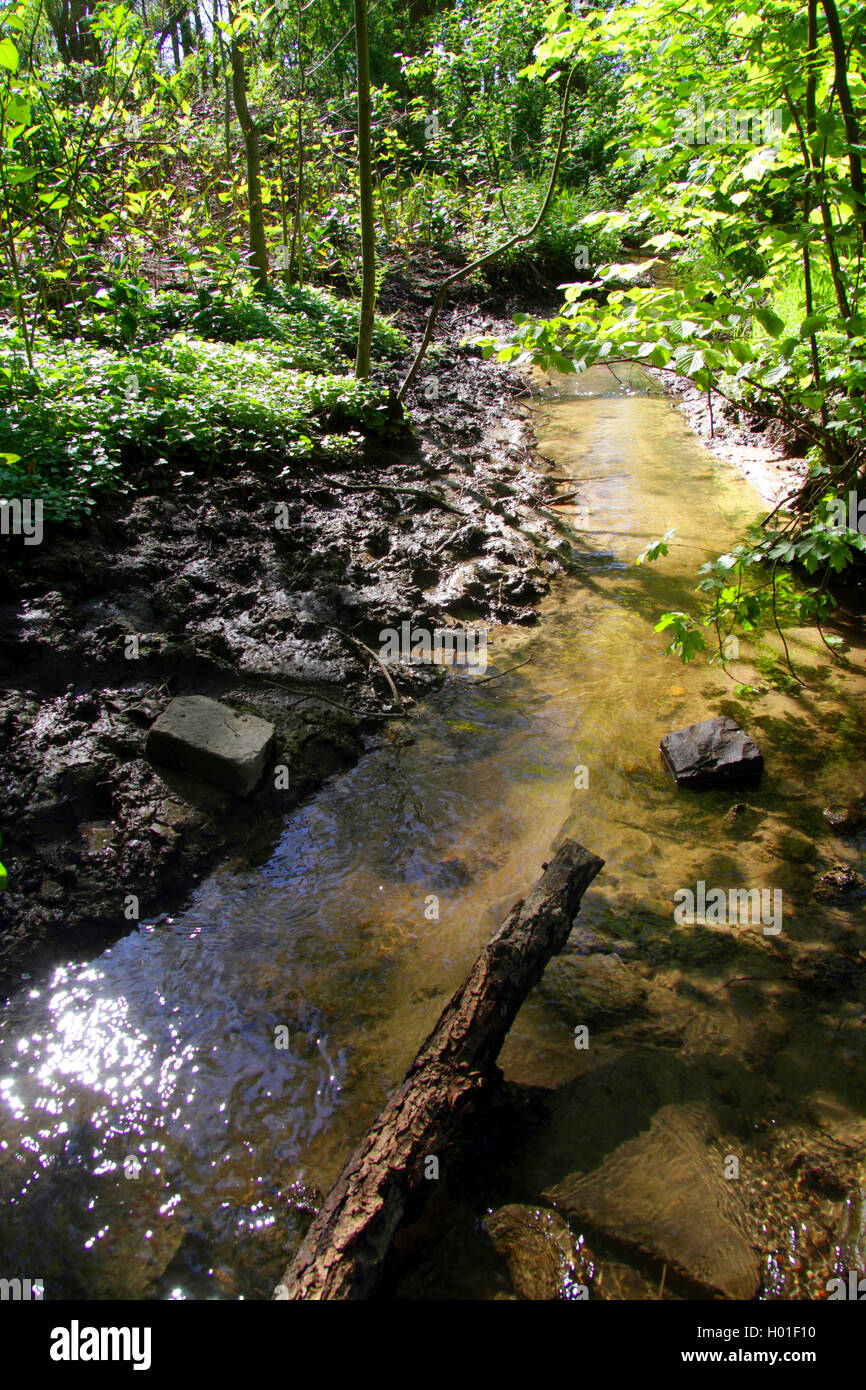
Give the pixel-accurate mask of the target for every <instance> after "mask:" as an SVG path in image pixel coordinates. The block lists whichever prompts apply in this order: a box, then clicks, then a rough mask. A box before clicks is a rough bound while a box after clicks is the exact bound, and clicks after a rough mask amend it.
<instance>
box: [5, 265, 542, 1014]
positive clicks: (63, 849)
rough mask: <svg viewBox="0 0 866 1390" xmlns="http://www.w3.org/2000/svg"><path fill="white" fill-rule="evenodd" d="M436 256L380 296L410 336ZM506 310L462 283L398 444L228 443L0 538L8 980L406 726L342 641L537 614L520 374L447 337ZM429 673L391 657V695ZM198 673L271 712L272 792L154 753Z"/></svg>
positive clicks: (82, 937)
mask: <svg viewBox="0 0 866 1390" xmlns="http://www.w3.org/2000/svg"><path fill="white" fill-rule="evenodd" d="M450 269H451V267H450V266H443V265H440V264H437V263H435V262H430V263H422V262H420V261H419V262H416V263H414V264H413V265H410V266H407V268H406V269H405V271H403V272H400V273H399V274H394V275H392V276H391V278H390V279H389V280H388V281H387V282H386V283H385V285H384V287H383V293H382V296H381V300H380V308H381V310H382V311H383V312H386V313H392V314H394V315H395V317H396V321H397V322H398V324H399V325H400V327H401V328H404V329H405V330H406V332H407V333H408V335H409V337H410V339H412V340H414V341H416V342H417V340H418V337H419V335H420V332H421V330H422V326H423V322H424V318H425V315H426V310H427V306H428V304H429V302H430V299H431V297H432V294H433V293H434V292H435V288H436V287H437V286H438V283H439V281H440V279H441V278H442V276H443V275H445V274H447V273H448V272H449V270H450ZM517 307H518V302H517V299H516V297H515V296H514V295H513V294H512V295H511V296H510V297H509V295H508V294H507V293H503V292H501V291H499V292H493V291H491V290H490V289H488V288H486V287H485V286H484V285H475V286H461V287H457V289H455V291H454V293H453V295H452V297H451V299H450V301H449V305H448V306H446V310H445V312H444V313H443V315H442V316H441V319H440V322H439V324H438V328H437V333H436V339H435V342H434V348H433V352H432V353H431V356H430V358H429V359H428V362H427V364H426V367H425V370H424V373H423V374H422V376H421V378H420V380H419V381H418V383H417V386H416V389H415V391H414V392H413V394H412V396H411V398H410V401H409V405H410V407H411V410H412V416H413V419H414V434H413V433H410V432H409V430H408V429H407V428H405V427H404V426H402V425H401V424H400V420H399V410H395V425H394V435H393V440H392V442H391V443H390V444H389V445H383V444H382V443H381V442H379V441H376V442H369V443H368V444H367V445H366V446H365V447H364V448H362V449H360V450H359V453H358V456H357V457H356V458H355V459H354V460H353V461H352V462H351V464H350V465H348V466H347V465H345V464H340V465H334V467H333V468H330V467H326V468H325V469H324V470H323V475H322V476H321V477H312V478H309V479H306V480H304V479H298V480H293V479H289V480H285V481H284V482H280V483H275V481H274V478H273V476H272V475H270V476H264V475H263V474H262V473H261V471H256V469H255V468H254V467H253V466H252V464H251V463H250V461H249V460H246V459H244V458H243V457H240V456H239V457H237V458H228V459H225V460H223V461H222V463H221V465H220V468H219V470H218V472H215V473H214V475H213V476H212V477H210V478H201V477H197V476H188V477H186V478H185V479H184V486H182V487H180V488H178V487H172V488H170V489H168V490H167V491H165V492H164V493H151V494H149V495H144V496H138V497H136V498H135V499H134V500H132V501H130V500H129V499H127V498H120V499H117V498H115V499H111V498H108V499H106V500H105V501H104V502H103V504H102V505H101V506H100V508H99V511H98V515H97V516H96V517H95V518H94V519H93V520H92V521H91V522H90V523H89V524H88V525H87V526H86V527H85V528H83V529H79V530H76V531H72V530H68V529H67V530H64V529H59V528H58V529H54V530H52V529H51V528H47V529H46V535H45V539H44V542H43V544H42V545H41V546H40V547H38V548H37V547H25V546H24V545H23V544H22V543H21V542H20V541H13V540H12V539H10V538H5V539H4V542H3V543H4V545H7V546H10V547H11V546H12V545H13V544H14V545H17V546H18V549H17V550H15V551H12V550H11V549H10V554H9V561H10V565H9V569H8V570H6V572H5V573H4V575H3V576H2V578H0V779H2V780H0V795H2V806H3V810H2V822H0V827H2V834H3V850H2V858H3V862H4V863H5V865H6V868H7V870H8V875H9V879H8V891H7V892H6V893H5V894H3V895H0V984H5V985H6V986H7V987H12V988H14V987H15V985H16V984H17V983H18V982H20V980H21V978H22V977H26V975H27V974H28V973H29V970H30V968H32V966H33V965H35V964H36V963H38V962H39V961H40V960H45V959H56V958H57V957H58V956H64V957H65V956H68V955H70V954H71V953H74V952H75V951H76V950H77V949H79V948H84V949H93V948H96V947H99V946H100V945H101V944H104V943H105V942H106V941H108V940H110V939H112V938H113V937H115V936H117V935H118V934H119V933H121V932H123V931H124V930H128V929H129V928H130V926H131V925H132V921H131V919H130V917H129V916H128V914H129V913H130V912H132V911H133V910H134V907H133V905H132V903H131V898H132V897H134V898H136V899H137V900H138V908H137V910H138V916H139V919H140V920H148V919H149V920H153V919H154V918H155V917H156V916H157V915H158V914H160V913H162V912H164V911H165V910H167V909H169V908H171V907H173V906H176V905H177V904H178V903H179V902H180V901H182V900H183V899H184V898H185V897H186V896H187V895H188V892H189V889H190V886H191V884H192V883H194V882H195V881H196V880H198V879H200V878H201V876H202V875H203V874H204V873H205V872H206V870H207V869H208V868H209V867H211V866H212V865H213V864H214V863H215V862H216V861H217V860H218V859H219V858H220V857H225V856H226V854H227V853H231V852H233V851H237V852H241V850H242V849H243V850H244V852H245V853H246V854H250V853H254V852H256V848H257V847H258V849H259V851H260V852H262V853H266V852H267V846H268V845H272V844H273V842H274V839H275V836H276V835H277V833H278V830H279V826H280V824H281V821H282V817H283V816H284V815H285V813H286V811H287V810H288V809H290V808H291V807H292V806H293V805H294V804H295V803H296V802H297V801H298V800H299V799H300V798H303V797H304V796H305V795H306V794H308V793H309V792H310V791H311V790H313V789H315V788H316V787H318V786H320V785H321V782H322V780H323V779H324V778H325V777H326V776H327V775H328V774H329V773H331V772H332V771H333V770H334V769H335V768H336V767H339V766H343V765H347V764H350V763H351V762H352V761H353V760H354V759H355V758H356V757H357V756H358V754H359V752H360V751H361V750H362V748H363V747H364V745H365V740H367V739H368V737H369V736H370V735H371V734H372V731H374V730H376V729H380V730H381V729H383V728H384V729H385V730H386V735H387V736H389V737H399V727H400V722H401V720H400V716H401V709H402V708H403V706H402V705H398V704H397V703H395V701H394V699H393V695H392V692H391V691H390V689H389V686H388V684H387V682H386V679H385V678H384V676H383V673H382V671H381V670H380V669H379V667H378V666H377V664H376V661H375V659H374V658H373V657H372V656H371V655H369V654H368V653H366V652H365V651H364V650H363V648H362V647H360V646H359V645H358V642H361V643H363V644H365V645H366V646H367V647H369V648H372V649H373V650H375V651H378V649H379V647H380V645H381V644H380V640H379V632H380V631H381V629H382V628H383V627H390V626H397V627H399V624H400V622H401V621H405V620H409V621H411V622H412V623H413V624H415V625H417V626H421V627H426V628H428V629H430V630H435V628H437V627H441V626H443V625H445V624H448V623H450V624H454V623H485V622H487V621H493V622H509V623H527V622H531V621H532V620H533V619H534V617H535V612H536V603H537V601H538V599H539V598H540V596H541V595H543V594H544V593H546V592H547V589H548V587H549V579H550V577H551V575H553V574H554V573H556V572H557V570H558V569H559V568H560V567H561V563H564V561H560V560H558V559H557V557H556V552H555V549H554V548H555V547H556V546H557V544H559V543H560V536H559V534H558V532H559V531H560V530H561V529H562V528H561V523H560V522H559V520H558V518H557V515H556V513H555V512H552V511H550V510H547V509H545V508H544V507H543V506H542V505H541V504H542V502H543V499H544V498H545V497H546V496H547V495H548V494H550V493H552V491H553V485H552V484H549V483H548V482H547V481H546V478H545V474H544V465H543V464H542V463H540V462H538V461H536V460H533V457H532V454H531V450H530V445H531V431H530V429H529V428H528V425H527V421H526V412H525V408H524V407H523V406H522V405H521V404H520V403H519V401H518V399H517V398H518V397H519V396H520V395H521V394H522V393H523V392H524V390H525V385H524V383H523V382H522V380H520V379H519V378H518V377H517V376H516V375H515V374H514V373H512V372H509V371H507V370H506V369H504V368H501V367H498V366H497V365H495V364H490V363H483V362H482V361H481V360H480V358H479V357H478V355H477V354H476V353H474V352H473V351H472V350H471V349H469V348H462V347H460V346H459V344H460V341H461V339H462V338H463V337H464V335H466V334H468V333H470V332H473V331H481V330H482V329H483V330H485V331H486V330H492V329H497V330H499V329H502V328H504V327H505V326H506V325H507V323H508V322H509V321H510V315H511V313H512V312H513V311H514V310H515V309H516V308H517ZM404 365H405V364H402V363H401V364H397V369H395V370H392V371H391V373H390V379H391V381H392V382H393V384H395V385H396V384H397V383H398V382H399V380H400V378H401V375H402V372H401V370H399V369H400V368H402V367H403V366H404ZM278 504H285V507H286V509H287V510H285V511H283V512H282V514H281V518H280V519H281V523H282V524H281V525H280V526H278V525H277V524H276V517H277V507H278ZM286 519H288V526H286V525H285V521H286ZM567 549H568V547H567V546H566V550H567ZM130 639H137V641H136V642H131V641H130ZM136 652H137V655H134V654H133V653H136ZM440 674H441V672H437V671H436V670H435V669H432V668H430V667H416V668H406V669H405V670H404V671H403V672H401V674H400V676H399V679H398V685H399V689H400V694H401V696H402V697H405V701H406V706H408V704H409V703H411V701H412V700H413V699H414V698H417V696H418V695H420V694H421V693H422V692H423V691H424V690H425V689H427V688H429V687H430V686H431V685H432V684H435V683H436V680H437V678H438V675H440ZM192 693H197V694H204V695H208V696H212V697H213V698H216V699H220V700H225V701H227V702H229V703H230V704H231V705H233V706H235V707H237V708H239V709H247V710H250V711H253V712H255V713H258V714H260V715H262V716H263V717H265V718H266V719H269V720H271V721H272V722H273V723H274V725H275V726H276V729H277V740H278V746H277V761H278V763H280V764H283V765H285V766H286V767H287V768H288V769H289V787H288V789H280V790H276V789H274V788H273V787H272V786H270V784H266V785H265V787H264V788H263V790H262V791H260V792H259V793H258V794H257V795H256V796H255V797H254V798H253V799H252V800H251V801H249V802H242V801H239V800H237V799H233V798H228V797H226V796H224V795H222V794H221V793H219V792H217V791H214V790H212V789H209V788H207V787H206V786H204V785H202V784H201V783H198V782H193V781H192V780H190V779H188V778H186V777H184V776H183V775H181V774H173V773H170V772H167V771H166V770H164V769H161V770H160V771H158V772H157V771H155V770H154V769H153V768H152V767H151V766H150V764H149V763H148V761H147V759H146V758H145V756H144V745H145V739H146V735H147V731H148V728H149V726H150V725H151V723H152V722H153V720H154V719H155V718H156V716H157V715H158V714H159V712H160V711H161V710H162V709H163V708H164V707H165V705H166V703H167V702H168V700H169V699H170V698H171V697H172V696H175V695H180V694H192Z"/></svg>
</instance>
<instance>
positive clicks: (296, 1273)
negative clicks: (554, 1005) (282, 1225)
mask: <svg viewBox="0 0 866 1390" xmlns="http://www.w3.org/2000/svg"><path fill="white" fill-rule="evenodd" d="M602 867H603V861H602V860H601V859H599V858H597V856H596V855H594V854H591V853H590V852H589V851H588V850H586V849H583V847H582V846H581V845H578V844H576V843H575V842H574V841H566V843H565V844H564V845H563V846H562V847H561V848H560V849H559V850H558V851H557V853H556V854H555V856H554V858H553V859H552V861H551V863H550V864H549V865H548V867H547V869H546V870H545V872H544V874H543V876H542V877H541V879H540V880H539V882H538V883H537V884H536V885H535V887H534V888H533V889H532V891H531V892H530V894H529V896H528V897H527V898H526V899H525V900H524V901H523V902H519V903H517V904H516V905H515V907H514V908H512V910H511V913H510V915H509V916H508V918H507V919H506V921H505V922H504V923H503V925H502V926H501V927H500V929H499V931H498V932H497V933H496V935H495V936H494V937H493V938H492V940H491V941H489V942H488V944H487V945H486V946H485V948H484V950H483V951H482V952H481V955H480V956H479V957H478V959H477V961H476V962H475V964H474V966H473V967H472V969H471V970H470V972H469V974H468V975H467V977H466V979H465V980H464V982H463V984H462V985H461V986H460V988H459V989H458V990H457V991H456V993H455V994H454V995H453V996H452V998H451V1000H450V1001H449V1003H448V1004H447V1005H446V1006H445V1009H444V1010H443V1012H442V1014H441V1016H440V1018H439V1022H438V1023H437V1024H436V1027H435V1028H434V1029H433V1031H432V1033H431V1034H430V1036H429V1037H428V1038H427V1040H426V1041H425V1042H424V1043H422V1045H421V1048H420V1050H419V1052H418V1054H417V1056H416V1057H415V1060H414V1062H413V1063H412V1065H411V1067H410V1068H409V1070H408V1072H407V1073H406V1076H405V1078H404V1080H403V1082H402V1083H401V1085H400V1086H399V1087H398V1089H397V1090H396V1092H395V1093H394V1094H393V1095H392V1097H391V1099H390V1100H389V1101H388V1103H387V1104H386V1106H385V1108H384V1110H382V1112H381V1114H380V1115H379V1117H378V1119H377V1120H376V1121H375V1123H374V1124H373V1126H372V1128H371V1129H370V1131H369V1132H368V1134H367V1136H366V1138H365V1139H364V1140H363V1142H362V1143H361V1145H360V1146H359V1148H358V1149H356V1151H355V1153H354V1154H353V1155H352V1157H351V1158H350V1159H349V1162H348V1163H347V1164H346V1167H345V1168H344V1169H343V1172H342V1173H341V1175H340V1177H339V1179H338V1180H337V1183H336V1184H335V1186H334V1187H333V1189H332V1190H331V1193H330V1195H329V1196H328V1198H327V1200H326V1202H325V1204H324V1206H323V1207H322V1210H321V1211H320V1213H319V1215H318V1216H317V1217H316V1219H315V1221H314V1222H313V1224H312V1225H311V1227H310V1229H309V1231H308V1232H307V1236H306V1238H305V1240H304V1242H303V1244H302V1245H301V1247H300V1249H299V1250H298V1253H297V1255H296V1256H295V1258H294V1260H293V1262H292V1264H291V1266H290V1267H289V1268H288V1269H287V1271H286V1273H285V1274H284V1276H283V1281H282V1283H281V1284H279V1285H278V1286H277V1289H276V1291H275V1294H274V1297H275V1298H278V1299H364V1298H368V1297H369V1296H370V1294H371V1293H372V1292H373V1290H374V1289H375V1287H376V1284H377V1282H378V1280H379V1277H380V1275H381V1272H382V1268H383V1264H384V1261H385V1258H386V1256H387V1254H388V1250H389V1248H390V1245H391V1242H392V1240H393V1238H394V1234H395V1232H396V1230H397V1227H398V1225H399V1224H400V1221H401V1220H402V1218H403V1215H404V1213H405V1211H406V1208H407V1204H408V1203H409V1201H410V1199H411V1200H415V1199H416V1198H417V1197H418V1196H420V1195H423V1190H424V1188H425V1187H426V1185H427V1184H426V1182H425V1177H424V1166H425V1160H426V1159H427V1158H428V1157H430V1156H432V1155H436V1156H440V1155H441V1154H442V1152H443V1149H444V1148H445V1147H446V1146H447V1145H448V1143H449V1141H450V1140H451V1138H452V1137H453V1136H454V1135H455V1134H456V1132H457V1130H458V1129H459V1127H460V1125H461V1124H462V1123H463V1121H464V1120H465V1119H466V1118H467V1117H468V1116H469V1114H470V1113H472V1112H473V1111H474V1110H475V1109H476V1108H477V1107H478V1106H479V1104H480V1103H481V1102H482V1101H483V1099H484V1097H485V1095H486V1094H488V1093H489V1092H490V1090H491V1089H492V1087H493V1085H494V1084H495V1082H496V1080H497V1079H498V1075H499V1074H498V1070H497V1068H496V1066H495V1061H496V1058H497V1056H498V1054H499V1050H500V1048H501V1047H502V1044H503V1043H504V1041H505V1038H506V1035H507V1033H508V1030H509V1028H510V1027H511V1025H512V1023H513V1022H514V1019H515V1017H516V1016H517V1013H518V1010H519V1009H520V1006H521V1005H522V1003H523V1001H524V999H525V998H526V995H527V994H528V993H529V991H530V990H531V989H532V987H533V986H534V985H536V984H537V983H538V981H539V980H540V978H541V975H542V973H543V971H544V967H545V966H546V965H547V962H548V961H549V960H550V957H551V956H552V955H555V954H556V953H557V952H559V951H561V950H562V948H563V946H564V945H565V943H566V941H567V939H568V936H569V933H570V932H571V928H572V924H573V921H574V916H575V913H576V912H577V910H578V907H579V905H580V900H581V898H582V897H583V894H584V893H585V891H586V889H587V888H588V886H589V884H590V883H591V882H592V880H593V879H594V878H595V876H596V874H597V873H598V872H599V871H600V870H601V869H602Z"/></svg>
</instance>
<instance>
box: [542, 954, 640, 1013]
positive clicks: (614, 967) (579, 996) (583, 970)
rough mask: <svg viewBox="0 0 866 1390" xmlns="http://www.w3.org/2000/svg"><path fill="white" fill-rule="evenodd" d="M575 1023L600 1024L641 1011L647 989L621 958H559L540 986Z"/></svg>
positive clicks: (597, 956)
mask: <svg viewBox="0 0 866 1390" xmlns="http://www.w3.org/2000/svg"><path fill="white" fill-rule="evenodd" d="M538 988H539V990H540V991H541V993H542V994H543V995H545V996H546V997H547V998H548V999H550V1000H551V1002H552V1003H553V1004H555V1005H556V1007H557V1009H559V1010H560V1012H562V1013H563V1014H565V1016H566V1017H567V1018H568V1019H569V1021H570V1022H574V1023H599V1022H601V1021H603V1020H605V1019H612V1018H616V1017H619V1016H622V1015H623V1014H627V1013H633V1012H635V1010H637V1009H640V1007H641V1005H642V1004H643V1001H644V999H645V998H646V992H647V991H646V986H645V985H644V983H643V981H642V980H641V979H640V977H639V976H638V975H636V974H635V973H634V971H633V970H630V969H629V967H628V966H627V965H624V964H623V962H622V960H621V959H620V957H619V956H618V955H601V954H596V955H589V956H578V955H572V954H568V955H563V956H556V957H555V958H554V959H553V960H552V961H551V962H550V963H549V965H548V966H547V969H546V970H545V972H544V974H543V976H542V978H541V982H540V983H539V986H538Z"/></svg>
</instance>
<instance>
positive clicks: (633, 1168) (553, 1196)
mask: <svg viewBox="0 0 866 1390" xmlns="http://www.w3.org/2000/svg"><path fill="white" fill-rule="evenodd" d="M689 1111H690V1108H689V1107H687V1106H686V1107H683V1106H676V1105H672V1106H665V1107H663V1108H662V1109H661V1110H659V1111H657V1113H656V1114H655V1115H654V1116H653V1118H652V1123H651V1124H650V1127H649V1129H647V1130H644V1131H643V1132H642V1133H641V1134H639V1135H637V1137H636V1138H634V1139H630V1140H627V1141H626V1142H625V1143H623V1144H620V1145H619V1147H618V1148H616V1149H615V1150H614V1151H613V1152H612V1153H610V1154H608V1155H607V1156H606V1157H605V1158H604V1160H603V1162H602V1163H601V1164H600V1165H599V1166H598V1167H597V1168H596V1169H594V1170H593V1171H592V1172H590V1173H587V1174H580V1173H577V1174H572V1175H571V1176H569V1177H567V1178H565V1179H564V1181H562V1182H560V1183H558V1184H557V1185H556V1186H555V1187H553V1188H552V1189H551V1190H550V1191H549V1192H545V1193H544V1194H543V1195H544V1199H545V1201H549V1202H552V1203H554V1204H555V1205H556V1206H557V1207H558V1208H559V1209H560V1210H561V1211H563V1212H564V1213H565V1214H566V1216H567V1217H568V1218H569V1220H570V1221H572V1222H573V1223H579V1224H580V1226H581V1227H582V1226H583V1225H584V1224H585V1225H588V1226H590V1227H592V1228H593V1229H594V1230H595V1231H597V1232H599V1233H600V1234H601V1235H603V1236H606V1237H607V1238H608V1239H610V1240H614V1241H617V1242H619V1243H621V1244H622V1245H624V1246H626V1247H628V1248H629V1249H631V1250H634V1251H637V1252H638V1253H640V1254H641V1255H643V1256H645V1257H647V1256H648V1257H651V1258H654V1259H657V1260H659V1261H662V1262H663V1263H665V1264H666V1265H667V1266H668V1269H669V1271H670V1272H671V1273H672V1274H674V1275H677V1276H679V1277H680V1278H683V1279H685V1280H688V1281H689V1282H690V1283H691V1284H694V1285H697V1286H698V1287H700V1288H701V1289H703V1290H705V1291H706V1292H708V1293H710V1294H713V1295H721V1296H722V1297H724V1298H732V1299H749V1298H754V1296H755V1294H756V1293H757V1291H758V1287H759V1285H760V1277H761V1276H760V1266H759V1262H758V1257H757V1255H756V1253H755V1251H754V1249H753V1248H752V1244H751V1241H750V1240H749V1239H748V1238H747V1235H746V1232H745V1229H744V1228H745V1224H746V1221H745V1213H744V1211H743V1209H742V1207H741V1204H740V1200H739V1198H738V1195H737V1193H736V1191H735V1188H736V1183H735V1182H729V1181H727V1180H726V1179H725V1176H724V1168H723V1156H722V1154H721V1153H720V1152H716V1151H714V1150H712V1149H709V1148H708V1147H707V1145H706V1144H705V1142H704V1137H703V1133H702V1125H701V1123H700V1121H699V1120H698V1119H697V1117H695V1116H693V1115H691V1114H690V1113H689Z"/></svg>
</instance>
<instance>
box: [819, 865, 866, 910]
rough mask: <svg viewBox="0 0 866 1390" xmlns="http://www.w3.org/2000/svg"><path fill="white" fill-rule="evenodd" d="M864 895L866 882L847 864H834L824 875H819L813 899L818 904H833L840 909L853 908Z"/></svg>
mask: <svg viewBox="0 0 866 1390" xmlns="http://www.w3.org/2000/svg"><path fill="white" fill-rule="evenodd" d="M864 893H866V880H864V879H863V877H862V876H861V875H860V874H858V872H857V870H856V869H852V868H851V867H850V865H848V864H836V865H835V867H834V868H832V869H828V870H827V872H826V873H824V874H820V875H819V877H818V882H817V884H816V886H815V897H816V898H817V899H818V902H820V903H833V904H836V905H838V906H840V907H853V906H854V904H855V903H858V902H860V900H861V899H862V897H863V895H864Z"/></svg>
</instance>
